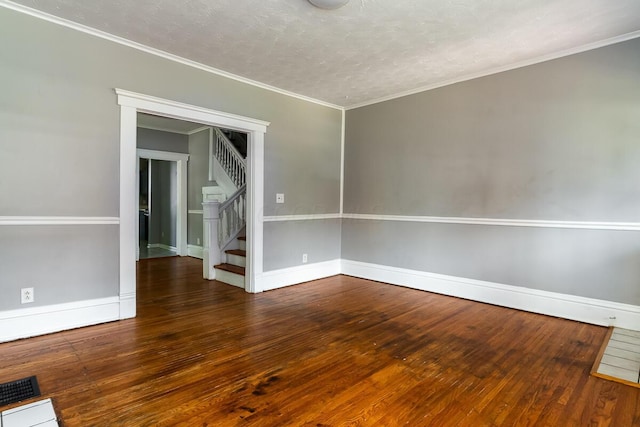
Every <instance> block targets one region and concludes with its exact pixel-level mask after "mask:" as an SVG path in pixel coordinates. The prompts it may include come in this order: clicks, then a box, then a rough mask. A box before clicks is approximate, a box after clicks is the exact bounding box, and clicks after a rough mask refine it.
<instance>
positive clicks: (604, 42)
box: [344, 31, 640, 110]
mask: <svg viewBox="0 0 640 427" xmlns="http://www.w3.org/2000/svg"><path fill="white" fill-rule="evenodd" d="M638 37H640V31H633V32H631V33H627V34H622V35H620V36H616V37H611V38H608V39H605V40H600V41H597V42H594V43H588V44H585V45H582V46H577V47H574V48H571V49H566V50H561V51H559V52H555V53H550V54H547V55H543V56H538V57H536V58H532V59H527V60H524V61H520V62H516V63H515V64H508V65H503V66H501V67H494V68H489V69H488V70H484V71H479V72H476V73H471V74H467V75H464V76H461V77H456V78H454V79H449V80H445V81H441V82H436V83H433V84H430V85H426V86H421V87H419V88H416V89H411V90H407V91H404V92H400V93H396V94H393V95H388V96H383V97H381V98H376V99H372V100H370V101H365V102H361V103H358V104H352V105H349V106H346V107H344V109H345V110H354V109H356V108H360V107H366V106H367V105H373V104H379V103H381V102H385V101H391V100H392V99H397V98H402V97H403V96H409V95H415V94H416V93H420V92H426V91H428V90H432V89H437V88H439V87H444V86H449V85H453V84H456V83H461V82H465V81H468V80H473V79H477V78H480V77H486V76H490V75H492V74H498V73H502V72H505V71H510V70H515V69H518V68H523V67H528V66H530V65H535V64H540V63H542V62H547V61H551V60H554V59H559V58H563V57H565V56H570V55H575V54H577V53H582V52H587V51H589V50H594V49H598V48H601V47H605V46H609V45H612V44H616V43H622V42H624V41H627V40H631V39H635V38H638Z"/></svg>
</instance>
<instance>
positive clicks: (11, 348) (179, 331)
mask: <svg viewBox="0 0 640 427" xmlns="http://www.w3.org/2000/svg"><path fill="white" fill-rule="evenodd" d="M138 270H139V271H138V298H139V299H138V309H139V310H138V314H139V315H138V317H137V318H136V319H132V320H127V321H122V322H115V323H111V324H106V325H100V326H95V327H88V328H83V329H79V330H75V331H68V332H62V333H57V334H53V335H48V336H43V337H39V338H33V339H28V340H21V341H17V342H13V343H5V344H1V345H0V364H1V365H0V381H2V382H4V381H9V380H13V379H17V378H21V377H26V376H29V375H37V376H38V379H39V382H40V387H41V389H42V392H43V397H51V398H53V401H54V405H55V407H56V410H57V412H58V415H59V416H60V418H61V420H62V422H63V425H64V426H67V427H72V426H83V427H85V426H174V425H184V426H314V427H320V426H346V425H348V426H356V425H362V426H404V425H407V426H494V425H495V426H503V425H504V426H513V425H523V426H524V425H529V426H534V425H535V426H545V425H548V426H632V425H640V405H639V404H640V390H639V389H636V388H632V387H628V386H625V385H622V384H617V383H613V382H608V381H606V380H602V379H599V378H595V377H590V376H589V371H590V369H591V365H592V364H593V362H594V360H595V358H596V354H597V352H598V350H599V348H600V345H601V344H602V341H603V339H604V337H605V334H606V329H605V328H601V327H597V326H591V325H586V324H581V323H577V322H572V321H568V320H561V319H555V318H551V317H545V316H540V315H535V314H531V313H524V312H520V311H516V310H510V309H506V308H500V307H494V306H490V305H486V304H480V303H475V302H470V301H465V300H460V299H456V298H449V297H445V296H440V295H435V294H429V293H426V292H420V291H415V290H410V289H405V288H401V287H395V286H390V285H384V284H381V283H376V282H370V281H365V280H359V279H354V278H350V277H344V276H337V277H333V278H329V279H325V280H320V281H316V282H311V283H308V284H303V285H299V286H293V287H289V288H285V289H280V290H276V291H271V292H265V293H263V294H259V295H250V294H246V293H244V292H243V291H242V290H241V289H238V288H236V287H233V286H229V285H224V284H221V283H217V282H207V281H204V280H202V279H201V278H200V272H201V267H200V262H199V261H198V260H195V259H190V258H164V259H151V260H145V261H141V262H140V263H139V266H138ZM0 409H5V408H0Z"/></svg>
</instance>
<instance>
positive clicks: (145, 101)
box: [0, 0, 269, 316]
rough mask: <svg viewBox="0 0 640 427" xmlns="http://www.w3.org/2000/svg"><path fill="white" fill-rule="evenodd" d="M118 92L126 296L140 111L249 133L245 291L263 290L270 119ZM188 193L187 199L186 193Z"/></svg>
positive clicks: (131, 272) (131, 291)
mask: <svg viewBox="0 0 640 427" xmlns="http://www.w3.org/2000/svg"><path fill="white" fill-rule="evenodd" d="M0 1H1V0H0ZM114 90H115V92H116V94H117V98H118V104H119V105H120V223H121V226H120V295H121V296H123V295H126V296H132V297H131V298H129V299H130V300H133V301H134V302H135V295H136V274H135V273H136V264H135V258H136V249H137V247H138V244H137V240H138V236H137V234H135V231H136V227H137V224H138V218H137V215H138V205H137V204H136V197H137V194H138V189H137V178H138V177H137V175H136V163H137V162H136V158H137V154H136V137H137V135H136V129H137V127H136V124H137V123H136V122H137V113H138V112H145V113H151V114H154V115H159V116H164V117H170V118H174V119H180V120H188V121H193V122H197V123H202V124H207V125H210V126H215V127H222V128H227V129H234V130H238V131H241V132H246V133H247V134H248V138H247V143H248V147H247V149H248V159H247V160H248V164H247V253H248V254H249V263H248V264H247V268H246V276H245V277H246V284H245V290H246V291H247V292H261V291H262V288H261V287H260V284H259V282H258V281H257V279H256V278H257V277H259V276H261V275H262V262H263V261H262V258H263V238H264V235H263V224H262V213H263V211H264V200H263V192H264V134H265V133H266V131H267V126H268V125H269V122H265V121H262V120H256V119H252V118H247V117H242V116H238V115H235V114H228V113H224V112H219V111H215V110H209V109H207V108H203V107H198V106H194V105H189V104H184V103H181V102H175V101H171V100H167V99H162V98H156V97H153V96H149V95H143V94H139V93H135V92H130V91H126V90H122V89H114ZM183 196H184V197H186V192H185V194H183ZM185 206H186V199H185ZM185 209H186V208H185ZM185 212H186V211H185ZM185 217H186V215H185ZM123 224H124V226H123ZM185 241H186V239H185ZM185 252H186V248H185ZM132 307H133V311H132V312H131V313H128V314H131V315H132V316H135V303H134V304H130V303H128V305H127V310H131V309H132ZM121 308H122V306H121ZM121 315H122V314H121Z"/></svg>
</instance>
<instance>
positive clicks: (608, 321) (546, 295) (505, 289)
mask: <svg viewBox="0 0 640 427" xmlns="http://www.w3.org/2000/svg"><path fill="white" fill-rule="evenodd" d="M341 271H342V274H346V275H349V276H355V277H360V278H363V279H369V280H375V281H378V282H384V283H390V284H393V285H399V286H405V287H408V288H413V289H419V290H423V291H428V292H435V293H438V294H444V295H449V296H454V297H459V298H465V299H469V300H473V301H479V302H485V303H488V304H494V305H499V306H503V307H509V308H515V309H518V310H524V311H530V312H533V313H539V314H545V315H549V316H555V317H561V318H564V319H570V320H577V321H579V322H585V323H591V324H594V325H601V326H616V327H620V328H624V329H631V330H636V331H637V330H640V306H635V305H629V304H622V303H616V302H611V301H604V300H598V299H594V298H585V297H579V296H574V295H567V294H560V293H555V292H548V291H540V290H537V289H530V288H523V287H518V286H511V285H504V284H500V283H493V282H485V281H481V280H474V279H467V278H462V277H455V276H447V275H443V274H435V273H427V272H423V271H417V270H409V269H404V268H397V267H389V266H384V265H378V264H369V263H364V262H358V261H350V260H342V268H341Z"/></svg>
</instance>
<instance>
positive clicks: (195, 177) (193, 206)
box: [187, 130, 215, 246]
mask: <svg viewBox="0 0 640 427" xmlns="http://www.w3.org/2000/svg"><path fill="white" fill-rule="evenodd" d="M187 173H188V182H189V184H188V187H189V189H188V191H189V195H188V205H189V209H190V210H202V187H206V186H209V185H214V184H215V181H209V130H203V131H201V132H198V133H194V134H193V135H189V168H188V172H187ZM202 227H203V225H202V215H200V214H189V217H188V221H187V228H188V230H187V242H188V243H189V244H190V245H196V246H202V245H203V242H204V240H203V237H202V232H203V230H202ZM198 239H200V242H199V243H198Z"/></svg>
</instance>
